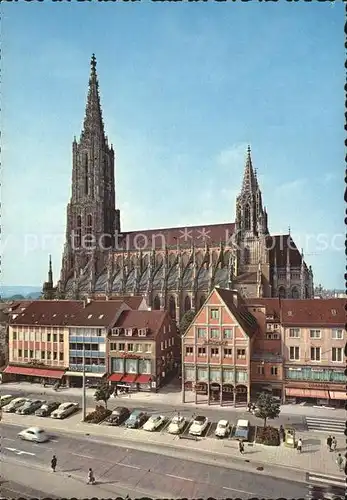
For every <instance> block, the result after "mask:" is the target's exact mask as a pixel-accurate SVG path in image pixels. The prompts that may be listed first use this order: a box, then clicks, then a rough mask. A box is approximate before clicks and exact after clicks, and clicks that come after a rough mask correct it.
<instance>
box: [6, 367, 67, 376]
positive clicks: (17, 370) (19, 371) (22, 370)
mask: <svg viewBox="0 0 347 500" xmlns="http://www.w3.org/2000/svg"><path fill="white" fill-rule="evenodd" d="M3 373H13V374H16V375H28V376H30V377H42V378H56V379H61V378H63V376H64V375H65V372H64V371H63V370H49V369H43V368H31V367H29V366H10V365H9V366H6V368H5V370H4V372H3Z"/></svg>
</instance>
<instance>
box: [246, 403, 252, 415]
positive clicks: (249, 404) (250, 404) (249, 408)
mask: <svg viewBox="0 0 347 500" xmlns="http://www.w3.org/2000/svg"><path fill="white" fill-rule="evenodd" d="M251 409H252V403H248V405H247V411H248V412H249V413H251Z"/></svg>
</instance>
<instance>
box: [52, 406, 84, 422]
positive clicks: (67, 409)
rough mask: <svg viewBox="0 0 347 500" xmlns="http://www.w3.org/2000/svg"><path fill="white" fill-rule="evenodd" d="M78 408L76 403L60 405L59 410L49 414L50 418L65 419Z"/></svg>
mask: <svg viewBox="0 0 347 500" xmlns="http://www.w3.org/2000/svg"><path fill="white" fill-rule="evenodd" d="M78 408H79V405H78V403H62V404H61V405H60V406H59V408H57V409H56V410H54V411H53V412H52V413H51V417H52V418H60V419H62V418H66V417H68V416H69V415H72V413H75V411H77V410H78Z"/></svg>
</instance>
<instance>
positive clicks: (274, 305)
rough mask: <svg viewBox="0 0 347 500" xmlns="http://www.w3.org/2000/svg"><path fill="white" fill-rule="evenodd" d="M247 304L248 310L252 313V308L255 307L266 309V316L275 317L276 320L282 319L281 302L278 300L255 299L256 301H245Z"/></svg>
mask: <svg viewBox="0 0 347 500" xmlns="http://www.w3.org/2000/svg"><path fill="white" fill-rule="evenodd" d="M244 300H245V303H246V304H247V307H248V310H249V311H250V312H252V308H255V307H265V311H266V315H268V316H274V317H275V318H278V319H279V318H280V309H281V307H280V304H281V301H280V299H278V298H273V299H270V298H259V299H257V298H254V299H251V298H250V299H244Z"/></svg>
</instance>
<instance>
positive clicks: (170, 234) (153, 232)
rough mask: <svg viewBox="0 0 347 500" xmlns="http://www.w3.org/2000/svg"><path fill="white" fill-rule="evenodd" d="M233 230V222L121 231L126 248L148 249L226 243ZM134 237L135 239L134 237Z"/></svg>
mask: <svg viewBox="0 0 347 500" xmlns="http://www.w3.org/2000/svg"><path fill="white" fill-rule="evenodd" d="M234 231H235V224H234V223H233V222H232V223H224V224H206V225H204V226H185V227H184V226H182V227H172V228H163V229H147V230H144V231H131V232H127V233H123V236H124V245H126V246H125V248H127V249H129V250H130V249H134V248H137V249H138V250H141V249H142V250H149V249H151V248H157V249H158V248H162V249H164V248H165V246H168V247H173V246H177V244H178V243H179V244H180V245H181V246H185V245H191V244H192V243H194V245H195V246H198V247H199V246H204V245H205V243H208V244H209V245H211V244H212V243H216V244H218V243H220V241H222V242H223V243H227V242H228V240H229V238H230V237H231V235H232V234H233V233H234ZM135 238H136V239H135Z"/></svg>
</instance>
